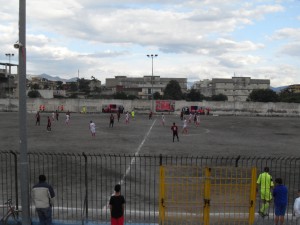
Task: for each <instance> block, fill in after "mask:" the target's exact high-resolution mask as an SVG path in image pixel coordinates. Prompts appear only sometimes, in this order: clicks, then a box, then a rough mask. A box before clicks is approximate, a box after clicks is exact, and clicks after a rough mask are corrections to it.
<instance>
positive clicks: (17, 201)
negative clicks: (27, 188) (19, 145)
mask: <svg viewBox="0 0 300 225" xmlns="http://www.w3.org/2000/svg"><path fill="white" fill-rule="evenodd" d="M10 153H11V154H12V155H13V157H14V162H15V192H16V201H15V203H16V208H17V209H18V208H19V190H18V157H17V154H16V153H15V152H13V151H10Z"/></svg>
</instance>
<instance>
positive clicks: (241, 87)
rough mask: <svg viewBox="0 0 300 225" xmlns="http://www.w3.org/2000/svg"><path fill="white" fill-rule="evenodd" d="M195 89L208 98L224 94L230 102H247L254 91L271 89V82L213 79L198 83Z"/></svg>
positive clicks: (248, 79) (240, 78)
mask: <svg viewBox="0 0 300 225" xmlns="http://www.w3.org/2000/svg"><path fill="white" fill-rule="evenodd" d="M193 88H194V89H196V90H199V91H200V92H201V94H203V95H204V96H207V97H211V96H212V95H218V94H224V95H226V96H227V97H228V101H246V100H247V98H248V96H249V94H250V93H251V92H252V91H253V90H254V89H268V88H270V80H269V79H251V78H250V77H232V78H231V79H225V78H213V79H212V80H208V79H206V80H202V81H199V82H196V83H195V84H194V86H193Z"/></svg>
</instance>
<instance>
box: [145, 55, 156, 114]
mask: <svg viewBox="0 0 300 225" xmlns="http://www.w3.org/2000/svg"><path fill="white" fill-rule="evenodd" d="M157 56H158V54H151V55H147V57H148V58H151V61H152V76H151V105H152V106H151V108H152V112H153V111H154V108H153V58H155V57H157Z"/></svg>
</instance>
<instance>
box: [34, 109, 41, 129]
mask: <svg viewBox="0 0 300 225" xmlns="http://www.w3.org/2000/svg"><path fill="white" fill-rule="evenodd" d="M35 118H36V122H35V125H39V126H40V125H41V115H40V111H38V112H37V113H36V115H35Z"/></svg>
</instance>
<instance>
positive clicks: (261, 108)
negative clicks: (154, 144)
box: [0, 98, 300, 117]
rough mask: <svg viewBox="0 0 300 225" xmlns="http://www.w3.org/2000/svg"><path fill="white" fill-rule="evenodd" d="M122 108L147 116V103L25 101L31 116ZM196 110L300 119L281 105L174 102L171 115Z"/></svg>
mask: <svg viewBox="0 0 300 225" xmlns="http://www.w3.org/2000/svg"><path fill="white" fill-rule="evenodd" d="M107 104H119V105H123V106H124V108H125V111H131V110H135V111H136V112H137V113H148V112H149V110H150V109H151V101H149V100H118V99H42V98H36V99H33V98H28V99H27V111H28V112H31V113H34V112H36V111H38V110H39V109H40V107H41V106H45V111H48V112H52V111H55V110H58V111H60V112H67V111H70V112H81V111H82V109H83V107H85V108H86V111H87V113H101V112H102V105H107ZM194 105H196V106H200V107H203V108H209V109H210V111H211V114H212V115H245V116H297V117H298V116H300V104H299V103H283V102H277V103H273V102H268V103H261V102H228V101H226V102H211V101H203V102H186V101H176V103H175V112H174V113H175V114H179V113H180V111H181V109H182V107H185V106H194ZM18 108H19V100H18V99H0V111H1V112H7V111H12V112H17V111H18Z"/></svg>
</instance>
